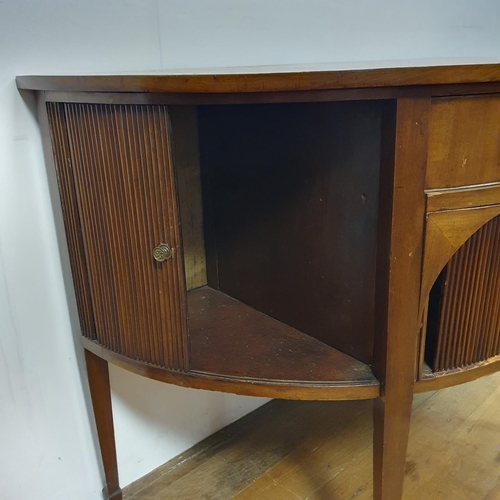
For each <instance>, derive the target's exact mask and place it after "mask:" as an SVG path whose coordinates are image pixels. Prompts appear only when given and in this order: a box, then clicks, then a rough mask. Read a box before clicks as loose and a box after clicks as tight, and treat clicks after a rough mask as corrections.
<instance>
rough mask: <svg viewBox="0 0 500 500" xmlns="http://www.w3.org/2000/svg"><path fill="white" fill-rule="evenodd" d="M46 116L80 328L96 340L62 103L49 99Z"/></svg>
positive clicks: (88, 336)
mask: <svg viewBox="0 0 500 500" xmlns="http://www.w3.org/2000/svg"><path fill="white" fill-rule="evenodd" d="M47 116H48V120H49V125H50V131H51V137H52V149H53V153H54V163H55V167H56V172H57V180H58V184H59V193H60V196H61V205H62V211H63V218H64V228H65V230H66V240H67V243H68V249H69V257H70V262H71V269H72V275H73V283H74V287H75V295H76V303H77V307H78V314H79V317H80V326H81V332H82V335H84V336H85V337H87V338H89V339H91V340H96V339H97V333H96V326H95V321H94V311H93V306H92V295H91V290H90V282H89V275H88V269H87V262H86V257H85V248H84V243H83V236H82V233H81V230H80V228H81V225H82V221H81V219H80V213H79V211H78V203H77V194H76V186H75V179H74V173H73V165H72V163H71V154H70V146H69V141H68V133H67V123H66V114H65V112H64V105H62V104H55V103H48V104H47Z"/></svg>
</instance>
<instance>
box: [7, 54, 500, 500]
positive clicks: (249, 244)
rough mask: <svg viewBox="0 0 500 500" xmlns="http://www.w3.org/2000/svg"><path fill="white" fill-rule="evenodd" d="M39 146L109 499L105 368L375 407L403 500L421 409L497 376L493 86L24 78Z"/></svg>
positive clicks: (249, 78) (322, 75)
mask: <svg viewBox="0 0 500 500" xmlns="http://www.w3.org/2000/svg"><path fill="white" fill-rule="evenodd" d="M17 84H18V87H19V89H21V90H31V91H36V93H37V96H38V101H39V121H40V123H41V125H42V127H45V129H46V130H48V131H50V134H47V136H48V137H50V139H49V140H48V143H47V144H46V149H47V151H50V155H48V156H47V158H48V161H49V162H50V163H52V156H53V165H49V168H55V169H56V172H57V179H58V184H59V193H60V201H61V206H62V213H63V217H64V223H65V232H66V240H67V246H68V250H69V259H70V262H71V269H72V278H73V284H74V289H75V292H76V302H77V307H78V312H79V318H80V325H81V332H82V341H83V345H84V347H85V353H86V361H87V369H88V377H89V384H90V390H91V397H92V402H93V406H94V414H95V419H96V423H97V431H98V436H99V442H100V446H101V453H102V457H103V463H104V469H105V477H106V489H105V492H106V495H107V498H109V499H113V500H118V499H120V498H121V491H120V487H119V484H118V473H117V464H116V452H115V443H114V432H113V420H112V413H111V398H110V388H109V377H108V362H111V363H115V364H117V365H118V366H121V367H122V368H125V369H128V370H130V371H133V372H135V373H138V374H140V375H143V376H146V377H149V378H153V379H156V380H160V381H164V382H168V383H173V384H178V385H182V386H186V387H194V388H201V389H210V390H217V391H226V392H233V393H237V394H244V395H252V396H266V397H271V398H287V399H298V400H301V399H302V400H345V399H373V400H374V498H375V500H400V498H401V495H402V488H403V478H404V468H405V454H406V447H407V442H408V432H409V422H410V412H411V402H412V397H413V394H414V393H415V392H421V391H427V390H434V389H439V388H443V387H447V386H451V385H454V384H459V383H462V382H466V381H469V380H472V379H475V378H477V377H480V376H483V375H486V374H489V373H492V372H494V371H497V370H499V369H500V356H499V355H500V252H499V249H500V65H495V64H492V65H469V66H441V67H422V68H419V67H415V68H395V69H372V70H348V71H303V72H286V71H283V72H276V73H260V74H259V73H254V74H217V75H215V74H193V75H162V76H160V75H157V76H79V77H76V76H75V77H69V76H67V77H66V76H54V77H50V76H48V77H44V76H24V77H18V79H17Z"/></svg>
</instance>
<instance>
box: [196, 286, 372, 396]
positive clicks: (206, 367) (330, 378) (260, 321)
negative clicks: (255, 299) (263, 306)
mask: <svg viewBox="0 0 500 500" xmlns="http://www.w3.org/2000/svg"><path fill="white" fill-rule="evenodd" d="M188 315H189V330H190V344H191V369H192V371H196V372H203V373H210V374H216V375H218V376H226V377H232V378H239V379H253V380H265V381H268V382H271V381H275V382H283V381H287V382H297V383H300V382H304V383H311V382H316V383H325V384H327V385H335V384H339V385H347V386H348V385H371V386H373V385H378V381H377V379H376V378H375V377H374V375H373V373H372V371H371V369H370V367H369V366H368V365H366V364H364V363H362V362H361V361H358V360H356V359H354V358H352V357H351V356H349V355H347V354H344V353H342V352H340V351H338V350H337V349H334V348H333V347H330V346H328V345H326V344H324V343H322V342H320V341H319V340H316V339H314V338H313V337H310V336H309V335H306V334H304V333H302V332H300V331H298V330H296V329H295V328H292V327H290V326H287V325H285V324H284V323H281V322H280V321H277V320H275V319H273V318H271V317H269V316H267V315H266V314H263V313H261V312H259V311H256V310H255V309H252V308H251V307H248V306H246V305H244V304H242V303H241V302H239V301H238V300H236V299H233V298H231V297H229V296H227V295H225V294H224V293H222V292H218V291H216V290H214V289H212V288H209V287H202V288H198V289H196V290H193V291H191V292H189V293H188Z"/></svg>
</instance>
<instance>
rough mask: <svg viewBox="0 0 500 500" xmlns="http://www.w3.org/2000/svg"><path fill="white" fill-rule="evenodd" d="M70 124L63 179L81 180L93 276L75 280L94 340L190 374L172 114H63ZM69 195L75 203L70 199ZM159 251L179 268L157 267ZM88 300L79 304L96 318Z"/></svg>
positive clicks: (75, 107) (87, 108) (77, 108)
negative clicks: (165, 247) (163, 246)
mask: <svg viewBox="0 0 500 500" xmlns="http://www.w3.org/2000/svg"><path fill="white" fill-rule="evenodd" d="M54 106H55V105H51V104H49V109H51V108H52V109H54ZM53 116H55V115H53ZM60 116H62V115H60ZM64 117H65V122H66V124H67V142H68V144H69V152H70V155H69V156H70V158H71V160H70V161H69V162H65V163H64V164H63V163H62V162H59V163H58V164H57V167H58V168H61V171H60V174H59V176H60V177H69V176H71V175H72V176H73V179H74V187H75V193H76V201H77V206H78V215H79V222H80V227H79V228H76V229H75V230H76V231H81V235H82V240H83V246H84V251H85V259H86V263H87V269H84V268H83V266H78V265H75V266H74V268H73V273H74V274H76V275H78V276H79V279H78V280H75V281H76V283H77V284H79V283H80V282H81V283H86V282H87V281H86V280H88V283H89V285H90V294H91V298H92V304H91V307H92V313H93V316H94V321H95V325H96V327H95V331H96V333H95V339H96V341H97V342H99V343H100V344H101V345H103V346H104V347H108V348H110V349H112V350H114V351H116V352H118V353H121V354H124V355H126V356H129V357H130V358H132V359H139V360H142V361H146V362H150V363H153V364H156V365H158V366H166V367H170V368H175V369H186V368H187V367H188V353H187V325H186V317H185V291H184V290H185V289H184V286H185V285H184V276H183V270H182V254H181V250H180V249H181V242H180V234H179V214H178V209H177V194H176V190H175V179H174V173H173V164H172V154H171V146H170V126H169V121H168V115H167V110H166V108H165V107H147V106H105V105H85V104H82V105H80V104H66V105H64ZM63 137H64V136H63ZM57 144H59V145H60V144H63V145H64V144H65V143H64V141H61V140H59V141H58V143H57ZM64 168H66V169H67V170H66V171H64ZM70 168H71V171H70V170H69V169H70ZM62 188H63V189H62V191H63V199H65V198H66V199H69V194H70V193H71V190H70V189H69V188H68V187H65V186H62ZM68 193H69V194H68ZM70 201H71V202H72V203H74V200H73V199H71V200H70ZM73 207H74V205H73ZM74 222H75V221H73V222H72V223H74ZM76 222H78V221H76ZM70 236H71V233H70ZM73 240H74V239H71V238H69V243H70V245H69V249H70V254H72V255H73V258H72V262H77V259H78V256H79V255H80V253H79V252H81V247H79V246H77V244H76V243H74V241H73ZM162 242H164V243H168V244H169V245H170V246H171V247H172V252H173V258H172V259H170V260H168V261H165V262H162V263H158V262H156V261H155V260H154V259H153V256H152V251H153V249H154V247H156V246H157V245H158V244H160V243H162ZM86 272H88V274H86ZM82 290H84V291H86V290H87V289H86V288H85V287H83V286H82V285H81V286H79V287H78V288H77V295H78V294H80V295H81V296H82V297H83V298H85V300H87V302H85V307H86V308H87V307H88V308H89V307H90V305H89V304H88V298H87V295H84V294H83V293H81V292H82ZM80 302H83V299H81V300H80ZM86 314H87V311H85V314H84V315H83V318H84V319H85V318H86Z"/></svg>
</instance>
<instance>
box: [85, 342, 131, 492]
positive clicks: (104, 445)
mask: <svg viewBox="0 0 500 500" xmlns="http://www.w3.org/2000/svg"><path fill="white" fill-rule="evenodd" d="M85 360H86V362H87V375H88V379H89V386H90V396H91V398H92V406H93V409H94V417H95V423H96V427H97V435H98V438H99V446H100V448H101V456H102V463H103V466H104V476H105V480H106V486H105V490H104V492H105V495H106V497H105V498H106V500H122V491H121V489H120V485H119V482H118V464H117V461H116V446H115V430H114V426H113V413H112V408H111V389H110V384H109V370H108V362H107V361H105V360H104V359H102V358H100V357H99V356H96V355H95V354H93V353H92V352H90V351H88V350H85Z"/></svg>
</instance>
